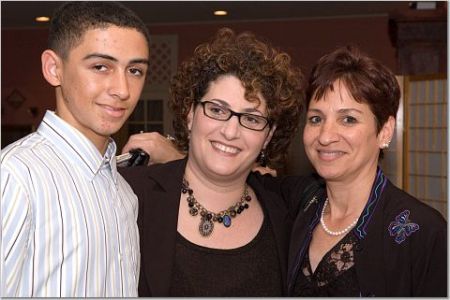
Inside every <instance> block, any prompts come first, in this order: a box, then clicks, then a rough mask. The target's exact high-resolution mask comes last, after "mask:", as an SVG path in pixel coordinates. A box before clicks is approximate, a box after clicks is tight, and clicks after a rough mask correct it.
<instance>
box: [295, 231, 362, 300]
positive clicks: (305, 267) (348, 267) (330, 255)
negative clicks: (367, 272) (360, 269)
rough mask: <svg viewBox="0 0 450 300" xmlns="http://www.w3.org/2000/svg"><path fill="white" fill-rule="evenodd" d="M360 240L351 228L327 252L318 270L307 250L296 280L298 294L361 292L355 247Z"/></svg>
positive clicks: (354, 294)
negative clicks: (356, 269)
mask: <svg viewBox="0 0 450 300" xmlns="http://www.w3.org/2000/svg"><path fill="white" fill-rule="evenodd" d="M357 243H358V239H357V238H356V237H355V236H354V234H353V233H352V232H349V233H348V234H347V235H346V236H344V238H342V239H341V240H340V241H339V242H338V243H337V244H336V245H335V246H334V247H333V248H332V249H330V251H328V252H327V253H326V254H325V255H324V256H323V258H322V260H321V261H320V262H319V264H318V265H317V268H316V270H315V271H314V272H312V270H311V264H310V261H309V254H308V251H307V253H306V254H305V256H304V259H303V262H302V264H301V267H300V272H299V276H298V277H297V281H296V284H295V295H297V296H301V297H312V296H319V297H325V296H328V297H330V296H339V297H358V296H360V293H359V285H358V278H357V276H356V271H355V267H354V266H355V260H354V251H353V249H354V248H355V247H356V245H357ZM308 247H309V245H308Z"/></svg>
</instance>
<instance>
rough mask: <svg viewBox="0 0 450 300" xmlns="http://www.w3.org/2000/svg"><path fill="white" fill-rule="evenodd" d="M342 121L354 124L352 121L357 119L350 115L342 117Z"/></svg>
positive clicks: (354, 121) (355, 121)
mask: <svg viewBox="0 0 450 300" xmlns="http://www.w3.org/2000/svg"><path fill="white" fill-rule="evenodd" d="M344 123H346V124H354V123H357V120H356V118H354V117H352V116H347V117H344Z"/></svg>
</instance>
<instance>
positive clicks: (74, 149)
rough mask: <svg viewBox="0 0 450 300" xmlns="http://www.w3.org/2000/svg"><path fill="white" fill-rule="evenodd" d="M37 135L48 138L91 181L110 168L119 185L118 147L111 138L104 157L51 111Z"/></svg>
mask: <svg viewBox="0 0 450 300" xmlns="http://www.w3.org/2000/svg"><path fill="white" fill-rule="evenodd" d="M37 133H38V134H40V135H42V136H43V137H45V138H47V139H48V140H49V141H50V142H51V143H52V144H53V146H54V147H55V148H56V149H58V150H59V152H61V153H62V155H63V156H65V158H66V160H67V161H70V162H71V163H72V165H73V166H74V167H77V168H79V169H80V170H81V171H82V173H83V174H84V175H85V176H87V177H88V179H89V180H90V181H92V180H93V179H94V177H95V176H96V175H97V174H98V172H99V171H100V169H101V168H104V167H109V168H111V173H112V176H113V180H114V183H117V168H116V158H115V154H116V150H117V146H116V143H115V142H114V141H113V140H112V139H111V138H109V142H108V146H107V148H106V151H105V154H104V155H103V156H102V155H101V154H100V152H99V151H98V149H97V148H96V147H95V146H94V144H93V143H92V142H91V141H90V140H89V139H88V138H87V137H86V136H84V135H83V134H82V133H81V132H80V131H78V130H77V129H76V128H74V127H73V126H71V125H70V124H68V123H67V122H65V121H64V120H63V119H61V118H60V117H58V116H57V115H56V114H55V113H54V112H53V111H49V110H48V111H47V112H46V113H45V116H44V119H43V120H42V122H41V124H40V125H39V128H38V129H37Z"/></svg>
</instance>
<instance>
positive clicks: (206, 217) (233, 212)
mask: <svg viewBox="0 0 450 300" xmlns="http://www.w3.org/2000/svg"><path fill="white" fill-rule="evenodd" d="M181 192H182V193H183V194H186V193H188V196H187V202H188V207H189V214H190V215H191V216H193V217H195V216H197V215H198V214H199V213H200V217H201V220H200V224H199V226H198V231H199V232H200V234H201V235H202V236H204V237H208V236H209V235H211V233H212V232H213V229H214V222H218V223H222V224H223V226H225V227H226V228H228V227H230V226H231V219H232V218H234V217H236V216H237V215H239V214H241V212H242V211H243V210H244V209H248V208H249V204H248V203H247V202H250V201H251V200H252V197H251V196H250V195H249V194H248V186H247V184H246V185H245V188H244V193H243V194H242V196H241V200H239V201H238V202H236V203H235V204H234V205H232V206H230V207H229V208H228V209H226V210H222V211H221V212H218V213H214V212H212V211H209V210H207V209H206V208H205V207H203V205H201V204H200V203H198V201H197V199H195V197H194V191H193V190H192V189H191V188H190V187H189V183H188V181H187V180H186V179H185V178H183V183H182V185H181Z"/></svg>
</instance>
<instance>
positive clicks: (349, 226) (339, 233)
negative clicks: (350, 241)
mask: <svg viewBox="0 0 450 300" xmlns="http://www.w3.org/2000/svg"><path fill="white" fill-rule="evenodd" d="M327 204H328V198H327V199H326V200H325V203H324V204H323V208H322V214H321V215H320V225H322V228H323V230H325V232H326V233H328V234H329V235H334V236H338V235H342V234H344V233H346V232H348V231H349V230H350V229H352V228H353V227H355V225H356V223H357V222H358V220H359V217H358V218H356V220H355V221H353V222H352V223H351V224H350V225H348V226H347V227H345V228H344V229H343V230H340V231H331V230H330V229H328V227H327V225H325V221H324V220H323V215H324V214H325V208H326V207H327Z"/></svg>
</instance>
